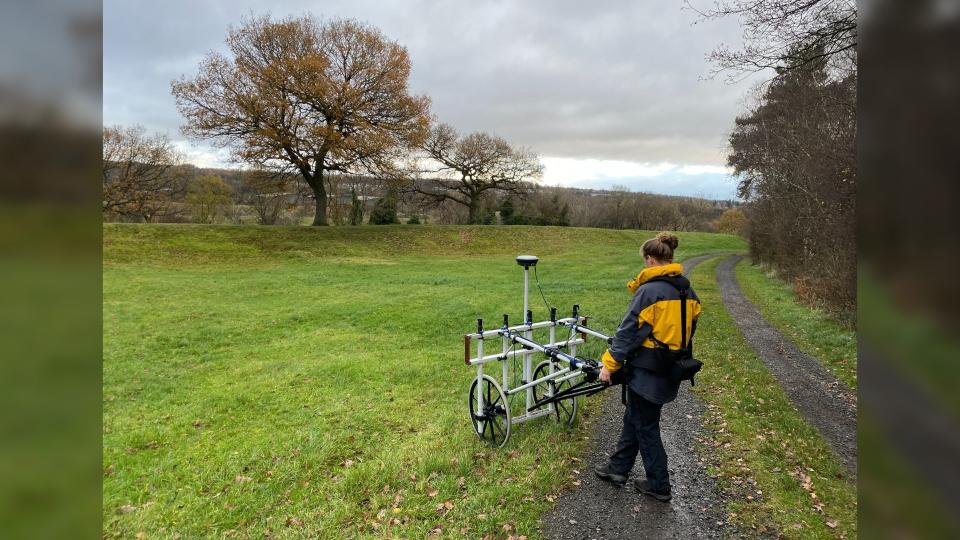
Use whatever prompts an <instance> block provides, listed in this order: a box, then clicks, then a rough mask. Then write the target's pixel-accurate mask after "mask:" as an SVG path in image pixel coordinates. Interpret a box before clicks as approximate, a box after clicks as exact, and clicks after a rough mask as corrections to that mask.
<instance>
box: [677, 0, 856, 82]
mask: <svg viewBox="0 0 960 540" xmlns="http://www.w3.org/2000/svg"><path fill="white" fill-rule="evenodd" d="M684 3H685V5H686V7H687V8H688V9H692V10H694V11H696V12H697V13H699V14H700V16H701V17H703V18H704V19H718V18H722V17H730V16H733V17H737V18H739V19H740V20H741V21H742V22H741V24H742V27H743V29H744V45H743V48H742V49H740V50H733V49H730V48H729V47H727V46H726V45H721V46H719V47H718V48H717V49H715V50H714V51H713V52H712V53H711V54H710V56H709V58H710V60H711V61H712V62H713V63H714V65H715V66H716V68H715V71H714V74H716V73H720V72H727V73H729V76H730V79H731V80H735V79H737V78H739V77H740V76H743V75H745V74H749V73H754V72H757V71H761V70H763V69H767V68H773V69H776V70H777V72H778V73H782V72H784V71H789V70H794V69H798V68H801V67H803V66H805V65H806V64H808V63H810V62H814V61H816V60H818V59H822V58H826V59H829V60H831V61H832V63H833V64H834V65H835V66H839V67H842V71H849V70H850V69H854V68H855V64H856V50H857V4H856V2H855V0H800V1H797V0H721V1H719V2H717V3H715V4H714V7H713V8H711V9H709V10H706V11H703V10H700V9H697V8H695V7H694V6H693V4H692V3H691V1H690V0H686V1H685V2H684Z"/></svg>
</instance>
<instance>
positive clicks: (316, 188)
mask: <svg viewBox="0 0 960 540" xmlns="http://www.w3.org/2000/svg"><path fill="white" fill-rule="evenodd" d="M309 184H310V187H311V188H312V189H313V199H314V203H315V204H316V208H315V209H314V212H313V226H314V227H319V226H325V225H326V224H327V189H326V187H325V186H324V185H323V171H317V173H316V174H314V175H313V181H312V182H309Z"/></svg>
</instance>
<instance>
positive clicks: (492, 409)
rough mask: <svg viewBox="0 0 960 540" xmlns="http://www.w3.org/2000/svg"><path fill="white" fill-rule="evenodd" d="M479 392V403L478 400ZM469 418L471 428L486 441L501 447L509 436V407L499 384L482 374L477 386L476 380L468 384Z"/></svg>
mask: <svg viewBox="0 0 960 540" xmlns="http://www.w3.org/2000/svg"><path fill="white" fill-rule="evenodd" d="M478 392H479V394H480V397H481V399H480V401H482V403H480V402H479V401H478V399H477V398H478V395H477V394H478ZM469 401H470V420H471V423H472V424H473V430H474V431H475V432H476V433H477V436H479V437H480V438H481V439H483V440H484V441H486V442H487V443H489V444H491V445H493V446H496V447H501V446H503V445H504V444H506V443H507V439H509V438H510V407H509V404H508V402H507V396H506V394H504V393H503V390H501V389H500V385H499V384H497V382H496V381H494V380H493V378H491V377H490V376H489V375H484V376H483V378H482V379H481V380H480V385H479V387H478V385H477V380H476V379H474V380H473V384H471V385H470V398H469Z"/></svg>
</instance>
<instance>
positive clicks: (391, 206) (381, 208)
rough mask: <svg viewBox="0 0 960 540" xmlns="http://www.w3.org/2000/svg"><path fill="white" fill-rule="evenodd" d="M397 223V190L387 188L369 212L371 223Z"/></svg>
mask: <svg viewBox="0 0 960 540" xmlns="http://www.w3.org/2000/svg"><path fill="white" fill-rule="evenodd" d="M391 223H399V222H398V221H397V190H396V189H395V188H389V189H388V190H387V192H386V193H384V195H383V197H380V199H379V200H378V201H377V203H376V204H375V205H373V211H372V212H370V224H371V225H390V224H391Z"/></svg>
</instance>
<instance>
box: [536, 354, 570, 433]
mask: <svg viewBox="0 0 960 540" xmlns="http://www.w3.org/2000/svg"><path fill="white" fill-rule="evenodd" d="M548 373H550V362H549V361H547V360H544V361H543V362H540V363H539V364H537V368H536V369H535V370H533V380H537V379H539V378H540V377H545V376H546V375H547V374H548ZM548 385H549V386H548ZM548 388H549V389H551V390H552V391H551V392H550V393H551V394H556V393H557V392H562V391H564V390H566V389H568V388H570V381H569V380H566V381H563V382H562V383H560V384H557V383H555V382H553V381H547V382H545V383H542V384H538V385H536V386H534V387H533V397H534V399H535V400H537V401H540V400H541V399H543V398H544V397H546V396H547V389H548ZM553 411H554V412H555V413H557V415H556V417H557V421H558V422H560V423H563V424H566V425H568V426H572V425H573V420H574V419H575V418H576V417H577V398H575V397H574V398H570V399H563V400H560V401H558V402H556V403H554V404H553Z"/></svg>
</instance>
